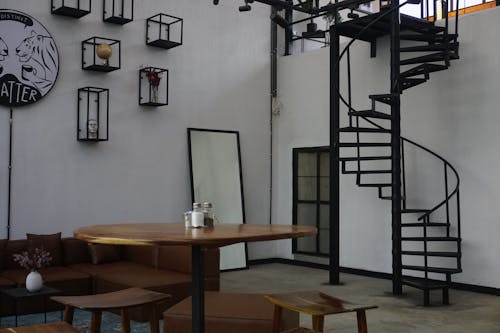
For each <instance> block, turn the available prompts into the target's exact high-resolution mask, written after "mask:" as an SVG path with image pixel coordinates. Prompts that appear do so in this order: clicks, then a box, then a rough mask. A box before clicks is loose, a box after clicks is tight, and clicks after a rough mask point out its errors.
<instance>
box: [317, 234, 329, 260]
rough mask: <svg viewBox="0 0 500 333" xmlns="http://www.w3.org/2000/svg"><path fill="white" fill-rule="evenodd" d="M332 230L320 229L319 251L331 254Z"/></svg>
mask: <svg viewBox="0 0 500 333" xmlns="http://www.w3.org/2000/svg"><path fill="white" fill-rule="evenodd" d="M329 233H330V230H329V229H320V230H319V252H320V253H321V254H329V252H330V234H329Z"/></svg>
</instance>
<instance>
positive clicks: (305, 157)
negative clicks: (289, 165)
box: [297, 153, 317, 177]
mask: <svg viewBox="0 0 500 333" xmlns="http://www.w3.org/2000/svg"><path fill="white" fill-rule="evenodd" d="M297 165H298V170H297V175H298V176H299V177H300V176H316V167H317V158H316V153H299V156H298V163H297Z"/></svg>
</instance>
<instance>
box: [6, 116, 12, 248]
mask: <svg viewBox="0 0 500 333" xmlns="http://www.w3.org/2000/svg"><path fill="white" fill-rule="evenodd" d="M13 129H14V110H13V109H12V108H10V118H9V183H8V189H7V191H8V194H7V239H10V228H11V222H12V221H11V215H12V137H13Z"/></svg>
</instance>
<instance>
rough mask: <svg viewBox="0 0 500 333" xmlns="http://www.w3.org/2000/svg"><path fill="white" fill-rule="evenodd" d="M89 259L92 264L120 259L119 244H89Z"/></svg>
mask: <svg viewBox="0 0 500 333" xmlns="http://www.w3.org/2000/svg"><path fill="white" fill-rule="evenodd" d="M89 252H90V260H91V262H92V263H93V264H94V265H99V264H102V263H106V262H113V261H119V260H120V252H121V249H120V246H118V245H107V244H89Z"/></svg>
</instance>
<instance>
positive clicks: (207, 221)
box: [202, 202, 214, 228]
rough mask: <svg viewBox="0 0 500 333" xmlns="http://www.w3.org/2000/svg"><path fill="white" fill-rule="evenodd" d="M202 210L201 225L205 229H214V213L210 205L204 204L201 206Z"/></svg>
mask: <svg viewBox="0 0 500 333" xmlns="http://www.w3.org/2000/svg"><path fill="white" fill-rule="evenodd" d="M202 207H203V208H202V209H203V224H204V225H205V227H208V228H213V227H214V212H213V209H212V208H213V207H212V203H210V202H204V203H203V205H202Z"/></svg>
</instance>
